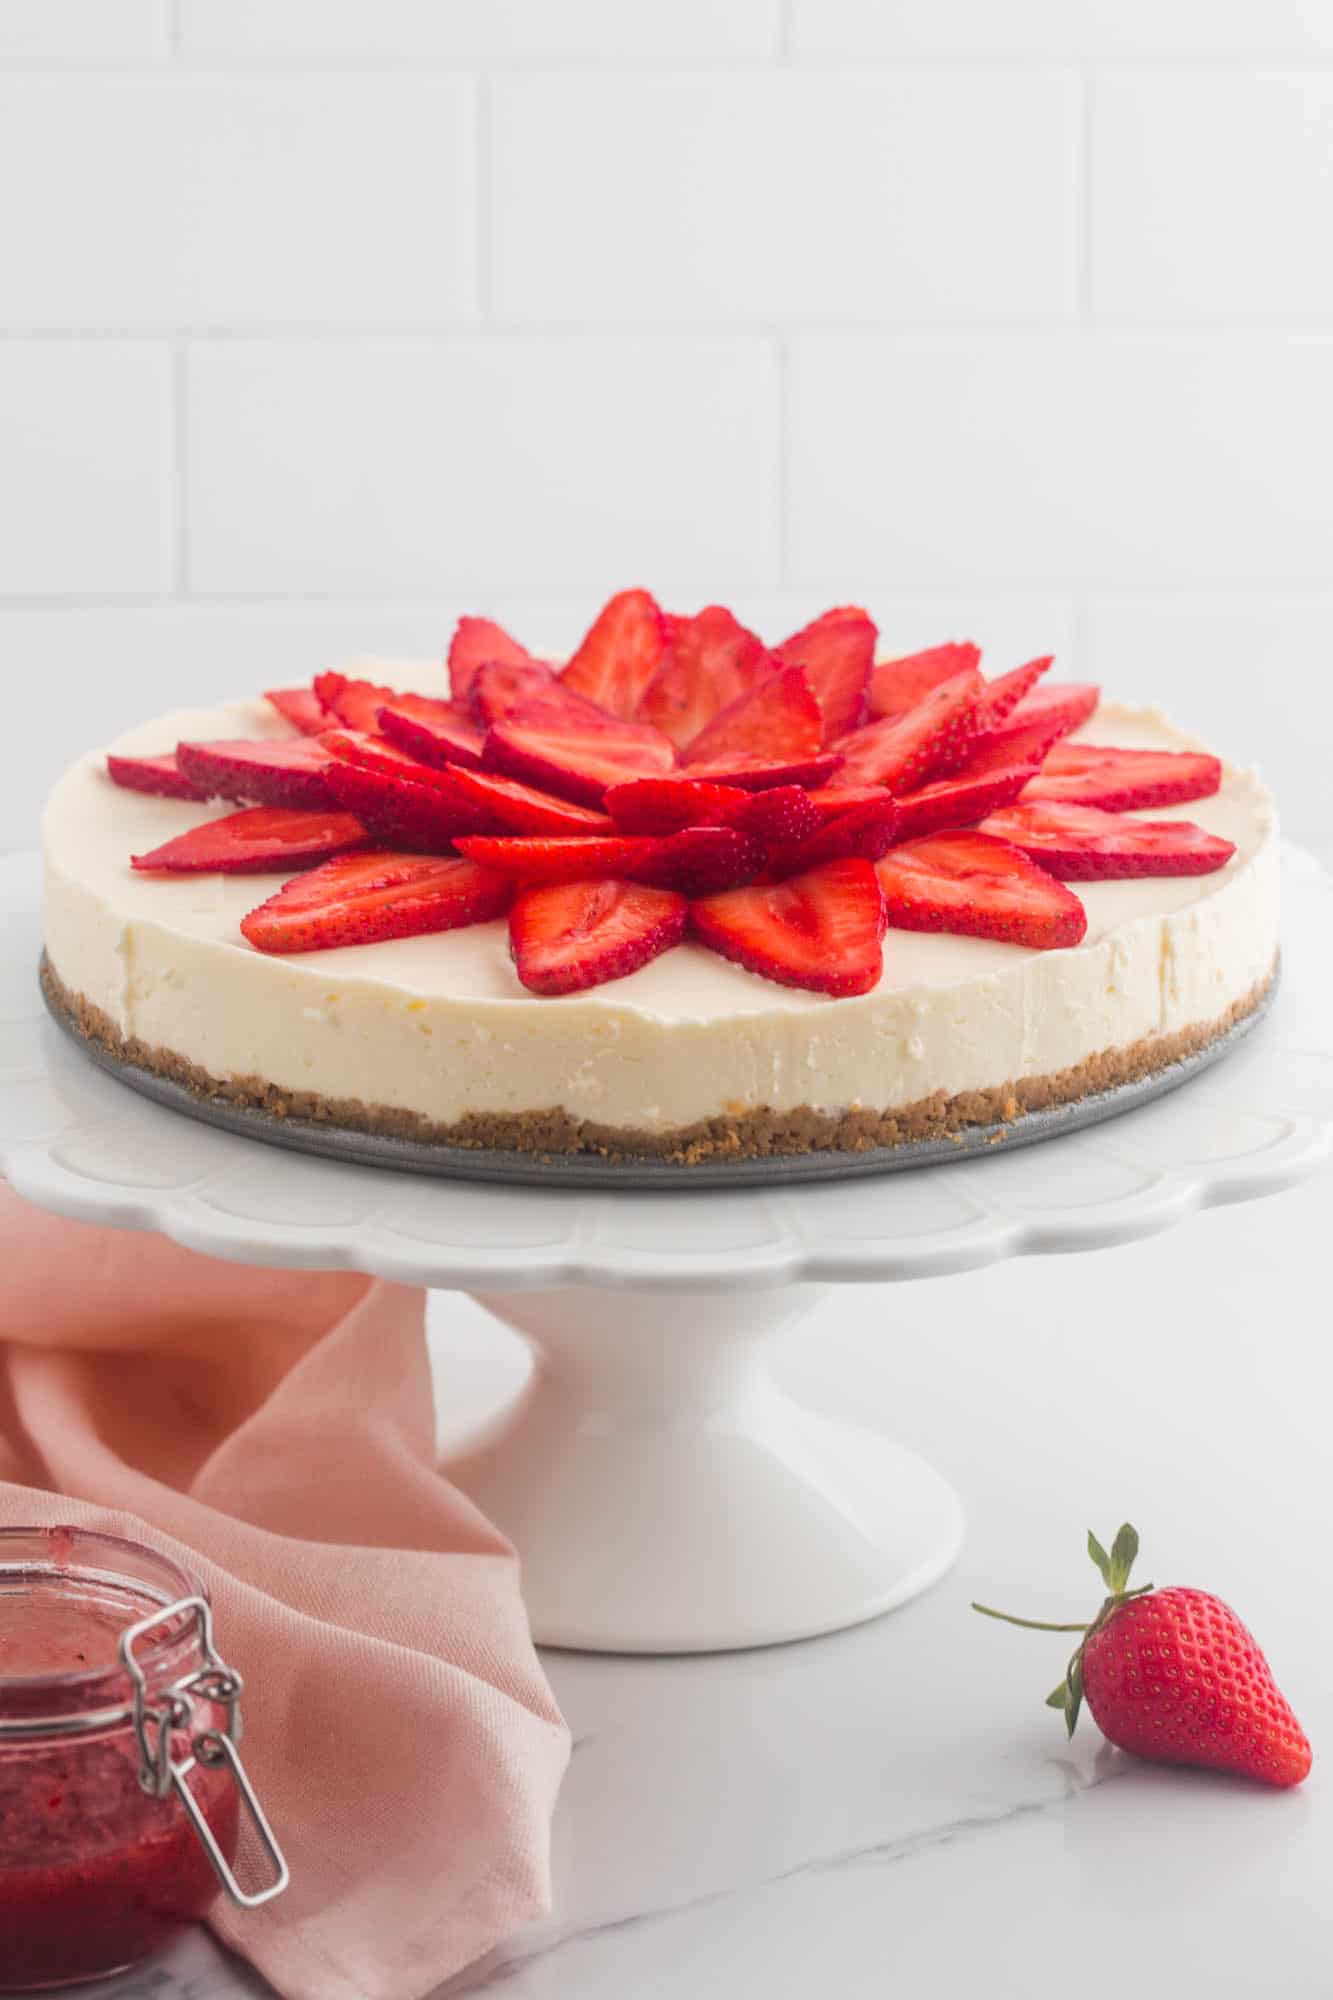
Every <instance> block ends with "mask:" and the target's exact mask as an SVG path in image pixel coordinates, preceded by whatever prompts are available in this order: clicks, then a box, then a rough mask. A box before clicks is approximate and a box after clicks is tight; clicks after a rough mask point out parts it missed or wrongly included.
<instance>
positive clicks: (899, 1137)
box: [41, 956, 1277, 1166]
mask: <svg viewBox="0 0 1333 2000" xmlns="http://www.w3.org/2000/svg"><path fill="white" fill-rule="evenodd" d="M1276 970H1277V968H1276V965H1274V968H1273V971H1272V972H1270V973H1269V974H1268V975H1267V977H1265V978H1263V979H1261V980H1259V981H1257V982H1256V984H1255V985H1254V986H1252V987H1251V989H1250V991H1249V992H1248V993H1247V994H1245V995H1244V997H1243V998H1242V999H1240V1000H1238V1001H1236V1002H1235V1004H1234V1005H1233V1006H1231V1007H1228V1008H1227V1010H1226V1012H1225V1013H1224V1014H1220V1015H1219V1016H1217V1018H1216V1019H1215V1020H1212V1021H1206V1022H1202V1023H1199V1024H1198V1025H1196V1026H1193V1027H1189V1028H1182V1029H1180V1030H1179V1031H1178V1032H1177V1033H1175V1034H1172V1035H1148V1036H1145V1037H1144V1038H1143V1039H1142V1040H1141V1041H1138V1042H1134V1043H1132V1044H1131V1045H1130V1046H1129V1047H1127V1048H1123V1049H1108V1050H1106V1051H1105V1052H1104V1053H1102V1054H1099V1055H1095V1056H1090V1057H1089V1058H1088V1059H1087V1061H1086V1062H1082V1063H1077V1064H1075V1065H1074V1066H1073V1067H1072V1068H1070V1069H1063V1070H1058V1071H1056V1072H1054V1073H1053V1074H1051V1075H1049V1076H1037V1077H1025V1078H1021V1079H1017V1080H1015V1081H1014V1082H1012V1083H1003V1084H999V1085H997V1086H996V1087H995V1088H993V1089H990V1090H972V1091H963V1092H961V1093H960V1094H958V1095H956V1096H953V1097H950V1096H948V1095H946V1093H945V1092H944V1091H936V1092H935V1093H934V1094H933V1095H932V1096H930V1097H923V1098H921V1099H919V1100H918V1101H917V1102H916V1103H915V1104H909V1105H906V1106H904V1107H903V1108H901V1109H899V1110H897V1111H871V1110H855V1111H844V1112H839V1113H831V1112H824V1111H815V1110H813V1109H811V1107H810V1106H808V1105H802V1106H800V1107H799V1108H798V1109H797V1110H794V1111H763V1110H761V1111H750V1112H746V1113H743V1114H741V1115H739V1116H734V1117H733V1116H718V1117H716V1118H705V1119H700V1120H699V1121H698V1122H697V1123H695V1124H693V1125H683V1126H679V1127H677V1128H676V1129H675V1130H673V1131H669V1132H645V1131H633V1130H628V1129H625V1128H622V1127H617V1126H609V1125H598V1124H596V1123H595V1122H594V1121H592V1120H589V1119H581V1118H574V1117H571V1116H570V1114H569V1113H568V1112H567V1111H562V1110H559V1109H555V1108H553V1109H551V1110H548V1111H524V1112H517V1113H495V1114H493V1115H490V1114H485V1113H480V1112H473V1113H470V1114H469V1115H468V1116H467V1117H466V1118H464V1119H462V1120H460V1121H459V1122H458V1123H456V1124H453V1125H441V1124H438V1123H435V1122H433V1121H432V1120H431V1119H429V1118H426V1117H424V1116H423V1115H422V1114H421V1113H420V1112H415V1111H404V1110H399V1109H395V1108H394V1107H393V1106H390V1105H383V1104H380V1105H376V1104H366V1103H364V1102H362V1101H361V1100H360V1099H359V1098H340V1097H325V1096H322V1095H321V1094H320V1093H319V1092H317V1091H305V1090H285V1089H282V1088H280V1087H279V1086H278V1085H277V1084H273V1083H269V1082H268V1081H267V1080H266V1079H265V1078H263V1077H258V1076H245V1077H230V1078H223V1077H216V1076H210V1075H209V1074H208V1072H207V1071H205V1070H203V1069H200V1068H199V1067H198V1065H197V1064H195V1063H192V1062H189V1061H188V1060H187V1059H186V1058H185V1057H184V1056H180V1055H177V1054H175V1053H174V1051H172V1050H171V1049H165V1048H154V1047H150V1046H149V1045H148V1044H147V1043H145V1042H142V1041H140V1040H138V1039H137V1038H136V1037H130V1036H127V1035H124V1034H122V1032H121V1031H120V1029H119V1028H117V1026H116V1025H115V1023H114V1022H113V1021H112V1020H111V1018H110V1016H109V1015H107V1014H106V1013H105V1012H104V1011H103V1010H102V1009H101V1008H100V1007H97V1006H94V1004H93V1003H92V1002H91V1001H90V1000H88V999H86V998H85V997H84V995H82V994H81V993H75V992H72V991H71V990H70V989H69V988H68V987H67V986H66V985H65V984H64V982H63V981H62V980H61V978H60V976H59V974H58V973H57V972H56V971H55V968H54V967H53V966H52V965H51V963H50V960H49V959H48V958H46V957H45V956H43V958H42V964H41V981H42V989H43V992H44V993H45V995H46V998H47V1002H48V1004H49V1005H50V1006H51V1007H52V1009H53V1010H54V1012H56V1013H57V1014H59V1015H61V1016H62V1017H63V1018H64V1019H65V1020H66V1021H67V1022H68V1023H69V1024H70V1025H71V1026H72V1027H73V1028H74V1029H75V1030H76V1031H77V1032H78V1033H79V1034H80V1035H82V1036H83V1037H84V1039H85V1040H86V1041H89V1042H93V1043H96V1044H97V1046H98V1047H99V1048H102V1049H104V1050H106V1051H107V1052H108V1053H109V1054H111V1055H112V1056H114V1057H116V1058H117V1060H119V1061H121V1062H123V1063H126V1064H130V1065H132V1066H134V1067H135V1068H138V1069H144V1070H148V1071H151V1072H152V1073H153V1074H154V1075H156V1076H161V1077H165V1078H167V1079H169V1081H171V1082H172V1083H176V1084H180V1085H182V1086H183V1087H184V1088H185V1089H186V1090H188V1091H190V1092H191V1094H192V1095H194V1096H196V1097H198V1098H200V1099H201V1100H209V1099H213V1100H221V1101H222V1102H224V1103H228V1104H233V1105H239V1106H243V1107H245V1108H247V1109H249V1110H256V1111H262V1112H264V1113H266V1114H267V1115H268V1116H269V1117H270V1118H274V1119H280V1120H282V1119H299V1120H301V1121H302V1122H304V1123H311V1124H320V1125H330V1126H341V1127H343V1128H345V1129H346V1130H349V1131H353V1132H368V1133H374V1134H377V1135H379V1136H381V1137H385V1138H393V1139H410V1140H413V1141H414V1142H415V1143H417V1144H418V1145H434V1146H456V1147H462V1148H465V1149H467V1150H470V1151H477V1152H482V1151H491V1152H494V1151H503V1152H517V1153H530V1154H536V1155H541V1154H548V1155H549V1154H567V1155H568V1154H580V1153H581V1154H595V1155H598V1156H600V1157H602V1158H604V1159H615V1158H617V1157H622V1158H629V1157H631V1156H637V1157H639V1158H643V1157H645V1156H647V1157H650V1158H654V1159H661V1160H666V1161H669V1162H673V1163H675V1164H677V1165H682V1166H694V1165H697V1164H699V1163H700V1162H702V1161H705V1160H708V1161H724V1160H753V1159H772V1158H775V1157H778V1156H783V1155H787V1156H790V1155H793V1154H798V1153H813V1152H842V1153H864V1152H869V1151H871V1150H873V1149H875V1148H878V1147H881V1146H901V1145H906V1144H908V1143H910V1142H912V1141H914V1140H922V1139H945V1138H956V1137H958V1135H959V1134H960V1133H962V1132H963V1131H965V1130H967V1129H968V1128H969V1127H975V1126H979V1125H982V1126H991V1125H995V1126H1002V1125H1004V1124H1005V1123H1006V1122H1008V1121H1010V1120H1013V1119H1016V1118H1020V1117H1022V1116H1023V1114H1024V1113H1025V1112H1029V1111H1047V1110H1050V1109H1052V1108H1053V1107H1055V1106H1057V1105H1061V1104H1071V1103H1073V1102H1075V1101H1076V1100H1077V1099H1078V1098H1081V1097H1091V1096H1095V1095H1097V1094H1098V1093H1100V1092H1101V1091H1105V1090H1113V1089H1115V1088H1117V1087H1118V1086H1119V1085H1122V1084H1127V1083H1135V1082H1138V1081H1139V1080H1140V1079H1141V1078H1143V1077H1147V1076H1151V1075H1153V1074H1155V1073H1156V1072H1157V1071H1159V1070H1163V1069H1168V1068H1170V1066H1171V1065H1172V1064H1173V1063H1177V1062H1181V1061H1183V1060H1184V1059H1185V1058H1186V1057H1188V1056H1193V1055H1197V1054H1199V1053H1200V1051H1201V1050H1203V1049H1206V1048H1207V1047H1208V1046H1209V1045H1210V1043H1212V1042H1215V1041H1216V1040H1217V1039H1218V1038H1219V1037H1220V1036H1222V1035H1225V1034H1226V1033H1228V1031H1229V1030H1230V1029H1232V1028H1234V1027H1235V1025H1236V1023H1237V1022H1238V1021H1242V1020H1244V1019H1245V1017H1246V1016H1247V1015H1249V1014H1252V1013H1253V1012H1254V1010H1255V1008H1256V1007H1258V1006H1259V1005H1260V1004H1261V1002H1262V1001H1263V999H1264V997H1265V995H1266V994H1267V992H1268V990H1269V988H1270V986H1271V985H1272V983H1273V979H1274V977H1275V975H1276Z"/></svg>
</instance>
